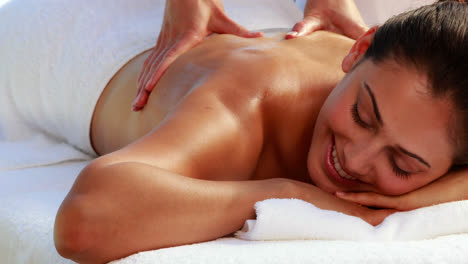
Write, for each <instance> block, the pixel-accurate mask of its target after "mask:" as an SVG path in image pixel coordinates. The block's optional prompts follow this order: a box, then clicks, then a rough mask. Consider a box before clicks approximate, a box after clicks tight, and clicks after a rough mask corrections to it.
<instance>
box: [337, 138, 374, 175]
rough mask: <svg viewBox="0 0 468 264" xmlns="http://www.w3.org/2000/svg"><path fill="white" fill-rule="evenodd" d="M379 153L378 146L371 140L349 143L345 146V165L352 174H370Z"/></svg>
mask: <svg viewBox="0 0 468 264" xmlns="http://www.w3.org/2000/svg"><path fill="white" fill-rule="evenodd" d="M377 154H378V146H376V144H372V143H371V142H369V141H362V142H359V143H349V144H347V145H345V146H344V148H343V165H344V169H345V171H347V172H348V173H350V174H351V175H352V176H357V177H359V176H361V178H362V177H363V176H366V175H369V174H371V173H372V170H373V169H374V161H375V159H376V157H377Z"/></svg>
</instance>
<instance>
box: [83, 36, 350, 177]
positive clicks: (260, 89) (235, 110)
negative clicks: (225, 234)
mask: <svg viewBox="0 0 468 264" xmlns="http://www.w3.org/2000/svg"><path fill="white" fill-rule="evenodd" d="M282 37H283V34H279V35H277V36H275V37H273V38H260V39H243V38H240V37H236V36H231V35H218V36H214V37H211V38H209V39H207V40H205V41H204V42H203V43H202V44H200V45H199V46H198V47H196V48H195V49H193V50H191V51H189V52H188V53H186V54H184V55H183V56H182V57H181V58H179V59H178V60H177V61H176V62H175V63H174V64H173V65H172V66H171V67H170V68H169V70H168V71H167V72H166V73H165V75H164V76H163V78H162V79H161V81H160V82H159V83H158V85H157V86H156V87H155V89H154V91H153V93H152V94H151V96H150V98H149V102H148V104H147V106H146V107H145V108H144V110H143V111H142V112H136V113H135V112H132V111H131V102H132V100H133V98H134V96H135V92H136V88H135V83H136V78H137V76H138V71H139V70H140V69H141V66H142V64H143V62H144V59H145V58H146V56H147V55H148V54H149V51H147V52H145V53H143V54H141V55H139V56H138V57H137V58H135V59H134V60H132V61H131V62H130V63H128V64H127V65H126V66H125V67H124V68H123V69H122V70H121V71H120V72H119V73H118V74H116V76H115V77H114V78H113V80H112V81H111V82H110V83H109V85H108V87H107V88H106V90H105V91H104V93H103V95H102V96H101V98H100V100H99V103H98V105H97V106H96V110H95V115H94V119H93V123H92V142H93V145H94V147H95V149H96V151H97V152H98V153H99V154H106V153H109V152H112V151H115V150H117V149H120V148H122V147H123V146H126V145H128V144H129V143H131V142H133V141H135V140H137V139H139V138H141V137H142V136H143V135H145V134H147V133H148V132H150V131H152V134H157V129H158V128H157V126H158V125H159V124H160V123H161V121H162V120H164V119H165V118H170V115H173V113H174V112H175V111H176V109H177V107H178V106H179V105H180V104H181V102H184V101H187V99H188V98H191V99H192V100H193V101H196V100H198V99H197V98H196V97H204V98H206V97H209V96H212V97H216V98H218V100H217V101H216V103H218V104H220V105H223V107H225V108H227V109H229V111H230V112H231V114H232V115H233V116H234V118H236V119H238V122H240V123H244V124H245V126H248V125H247V123H249V122H253V123H255V125H253V126H249V127H248V130H249V133H250V135H256V137H258V138H259V140H258V141H257V143H258V144H249V147H248V148H247V149H245V150H244V152H245V153H244V155H245V156H248V157H249V158H248V159H249V160H250V162H249V163H251V164H249V165H247V164H246V165H245V167H248V168H245V170H243V171H244V172H246V171H248V172H249V173H243V174H245V175H244V176H243V178H249V179H261V178H271V177H284V176H285V174H284V173H285V172H288V173H289V174H291V175H295V176H292V177H298V178H300V179H303V180H306V179H307V178H308V177H307V171H306V168H305V166H306V165H305V158H306V155H307V150H308V147H309V143H310V139H311V136H312V131H313V125H314V120H315V118H316V116H317V114H318V112H319V110H320V107H321V105H322V103H323V101H324V100H325V99H326V97H327V96H328V94H329V92H330V91H331V89H333V88H334V86H335V85H336V84H337V83H338V82H339V81H340V80H341V79H342V77H343V76H344V73H343V72H342V71H341V61H342V59H343V57H344V56H345V55H346V53H347V52H348V50H349V49H350V47H351V45H352V43H353V42H352V41H351V40H349V39H347V38H345V37H342V36H338V35H335V34H332V33H327V32H318V33H316V34H313V35H311V36H309V37H305V38H299V39H293V40H288V41H285V40H283V39H282ZM189 96H190V97H189ZM215 108H216V107H213V106H211V105H209V104H208V103H206V102H203V103H200V104H199V105H194V106H191V109H190V111H197V115H199V116H201V115H203V114H204V113H206V112H209V111H213V110H214V109H215ZM169 113H171V114H170V115H169ZM168 115H169V116H168ZM254 117H255V118H254ZM252 118H254V119H255V121H252V120H249V121H246V120H247V119H252ZM244 119H245V121H243V120H244ZM260 124H261V125H260ZM222 125H223V124H221V123H218V124H213V128H212V130H217V131H222V129H219V127H220V126H222ZM181 129H183V130H192V129H194V130H195V129H199V128H198V127H197V125H195V124H194V126H193V127H191V126H190V123H189V121H187V124H185V126H184V127H183V128H181ZM205 129H206V128H205ZM212 130H210V131H207V132H205V133H206V135H207V138H209V137H210V136H209V134H211V133H216V132H215V131H212ZM260 130H261V131H260ZM176 134H177V133H175V132H174V140H177V138H176V137H175V135H176ZM260 134H261V135H260ZM249 137H250V136H249ZM260 137H261V139H260ZM213 138H216V137H214V136H213ZM169 140H171V139H169ZM239 143H241V142H239ZM192 144H193V143H192ZM200 144H203V145H206V142H201V143H200ZM212 144H214V143H212ZM217 144H219V145H224V143H223V142H217ZM141 145H145V144H141ZM255 145H256V146H257V148H255V147H254V146H255ZM146 146H147V147H148V148H149V149H154V147H153V146H152V145H151V144H147V145H146ZM191 147H192V148H193V146H191ZM201 148H205V146H201ZM172 151H177V150H172ZM177 153H178V155H185V153H186V149H184V148H183V147H182V148H180V150H178V151H177ZM238 154H240V153H238ZM148 159H149V162H150V163H151V162H152V161H151V160H152V159H151V158H150V157H148ZM211 159H219V157H205V160H211ZM158 162H160V161H158ZM199 166H202V165H201V164H199ZM208 166H209V165H208ZM254 167H256V170H255V173H252V172H253V171H252V170H253V169H254ZM224 173H226V170H224ZM209 174H214V175H216V176H213V177H209V176H208V175H209ZM236 174H237V173H236ZM218 177H219V173H218V171H212V170H211V173H210V172H205V173H204V176H203V178H209V179H219V178H218Z"/></svg>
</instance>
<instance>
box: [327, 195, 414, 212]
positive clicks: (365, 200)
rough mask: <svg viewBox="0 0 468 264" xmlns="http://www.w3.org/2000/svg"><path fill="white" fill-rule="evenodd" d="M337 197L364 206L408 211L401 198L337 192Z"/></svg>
mask: <svg viewBox="0 0 468 264" xmlns="http://www.w3.org/2000/svg"><path fill="white" fill-rule="evenodd" d="M335 195H336V196H337V197H339V198H341V199H343V200H347V201H350V202H355V203H358V204H361V205H364V206H369V207H377V208H391V209H398V210H408V208H407V206H405V204H406V203H405V202H404V199H402V198H401V196H387V195H382V194H377V193H373V192H360V193H353V192H348V193H346V192H337V193H335Z"/></svg>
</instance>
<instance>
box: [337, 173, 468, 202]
mask: <svg viewBox="0 0 468 264" xmlns="http://www.w3.org/2000/svg"><path fill="white" fill-rule="evenodd" d="M337 196H338V197H340V198H342V199H345V200H348V201H352V202H356V203H359V204H362V205H365V206H372V207H378V208H392V209H396V210H399V211H408V210H413V209H417V208H421V207H425V206H431V205H435V204H440V203H447V202H453V201H461V200H467V199H468V168H460V169H457V170H452V171H450V172H449V173H447V175H445V176H444V177H442V178H440V179H438V180H436V181H434V182H432V183H431V184H429V185H426V186H424V187H422V188H419V189H417V190H415V191H412V192H409V193H406V194H403V195H400V196H386V195H381V194H376V193H337Z"/></svg>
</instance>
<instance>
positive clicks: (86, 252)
mask: <svg viewBox="0 0 468 264" xmlns="http://www.w3.org/2000/svg"><path fill="white" fill-rule="evenodd" d="M283 38H284V34H283V35H279V36H277V37H276V38H261V39H242V38H239V37H235V36H229V35H220V36H214V37H211V38H209V39H207V40H206V41H204V42H202V43H201V44H200V45H199V46H197V47H196V48H194V49H192V50H190V51H189V52H187V53H186V54H184V55H183V56H181V57H180V58H179V59H178V60H177V61H176V62H175V63H174V64H173V65H172V66H171V67H170V68H169V70H168V71H167V72H166V74H165V75H164V76H163V78H162V79H161V80H160V81H159V83H158V85H157V86H156V87H155V89H154V91H153V93H152V94H151V96H150V98H149V102H148V105H147V106H146V107H145V109H144V110H143V112H138V113H135V112H132V111H131V103H132V100H133V98H134V96H135V92H136V78H137V76H138V73H139V71H140V69H141V67H142V64H143V62H144V59H145V58H146V56H147V55H148V52H146V53H144V54H142V55H140V56H139V57H137V58H136V59H134V60H132V61H131V62H130V63H128V64H127V65H126V66H125V67H124V68H123V69H121V71H120V72H119V73H117V74H116V76H115V77H114V79H113V80H112V81H111V82H110V83H109V85H108V87H107V88H106V89H105V91H104V93H103V95H102V96H101V99H100V101H99V103H98V105H97V107H96V111H95V115H94V119H93V123H92V131H91V134H92V141H93V144H94V147H95V149H96V151H97V152H98V153H99V154H102V155H103V156H101V157H99V158H97V159H95V160H94V161H93V162H91V163H90V164H89V165H88V166H87V167H86V168H85V169H84V170H83V171H82V172H81V173H80V175H79V176H78V178H77V180H76V181H75V183H74V185H73V187H72V189H71V190H70V192H69V194H68V195H67V197H66V198H65V200H64V202H63V203H62V205H61V207H60V209H59V211H58V213H57V217H56V222H55V230H54V240H55V245H56V248H57V250H58V252H59V253H60V254H61V255H62V256H64V257H66V258H70V259H73V260H74V261H76V262H79V263H103V262H108V261H110V260H114V259H117V258H121V257H125V256H128V255H130V254H133V253H136V252H139V251H144V250H151V249H157V248H163V247H170V246H177V245H183V244H189V243H195V242H201V241H207V240H212V239H215V238H219V237H222V236H225V235H228V234H231V233H233V232H235V231H236V230H238V229H239V228H241V227H242V225H243V223H244V222H245V220H246V219H249V218H254V217H255V213H254V209H253V208H254V204H255V202H257V201H261V200H264V199H268V198H273V197H275V198H299V199H303V200H305V201H310V202H314V204H315V205H316V206H318V207H319V208H324V209H331V210H337V211H341V212H346V213H348V214H350V215H357V216H358V215H360V213H362V210H363V209H362V207H360V206H359V205H356V204H353V203H350V202H346V201H343V200H341V199H338V198H336V197H334V196H333V195H331V194H328V193H326V192H324V191H322V190H320V189H318V188H317V187H315V186H313V185H311V184H307V183H310V177H309V175H308V172H307V164H306V160H307V154H308V153H307V152H308V148H309V145H310V141H311V138H312V132H313V129H314V123H315V120H316V117H317V115H318V113H319V110H320V108H321V105H322V104H323V102H324V100H325V99H326V97H327V96H328V94H329V93H330V91H331V90H332V89H333V88H334V87H335V85H336V84H337V83H338V82H339V81H340V80H341V79H342V78H343V76H344V73H343V72H342V70H341V61H342V59H343V57H344V56H345V55H346V53H347V51H348V50H349V49H350V47H351V45H352V44H353V41H351V40H349V39H347V38H345V37H342V36H339V35H336V34H332V33H326V32H317V33H314V34H312V35H310V36H308V37H303V38H299V39H293V40H287V41H286V40H283ZM104 154H105V155H104ZM304 182H306V183H304ZM382 219H383V218H382ZM380 221H381V220H380Z"/></svg>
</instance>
